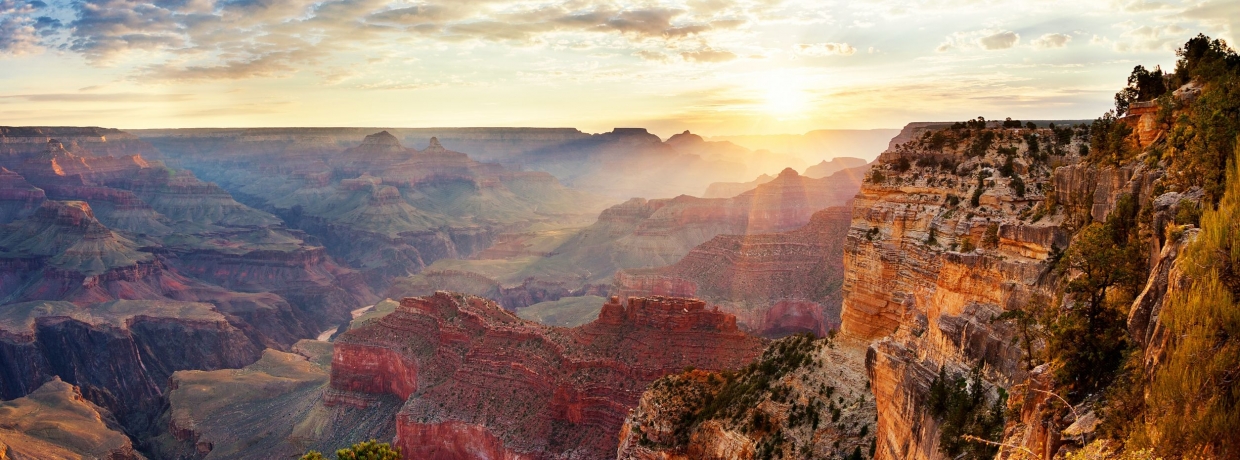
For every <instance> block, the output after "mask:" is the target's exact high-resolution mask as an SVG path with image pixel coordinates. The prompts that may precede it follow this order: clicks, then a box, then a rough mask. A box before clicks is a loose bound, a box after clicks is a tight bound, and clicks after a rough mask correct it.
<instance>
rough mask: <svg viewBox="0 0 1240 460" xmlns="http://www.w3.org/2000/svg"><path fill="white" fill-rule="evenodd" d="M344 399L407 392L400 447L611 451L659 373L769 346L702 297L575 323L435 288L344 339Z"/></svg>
mask: <svg viewBox="0 0 1240 460" xmlns="http://www.w3.org/2000/svg"><path fill="white" fill-rule="evenodd" d="M335 347H336V350H335V354H334V356H333V358H332V378H331V387H332V388H333V390H335V391H336V392H337V393H335V396H334V397H335V398H336V399H335V401H336V402H337V403H340V404H357V403H358V401H365V398H366V397H367V396H366V395H375V394H390V395H395V396H397V397H400V398H402V399H407V402H406V403H405V406H404V407H403V408H402V409H401V411H400V413H399V415H398V416H397V419H396V420H397V421H396V445H398V446H400V447H401V448H402V451H403V452H404V454H405V455H408V456H412V457H415V458H603V457H608V456H610V455H612V453H613V452H615V449H616V442H617V441H616V437H615V435H616V433H617V431H618V430H619V428H620V425H621V422H622V420H623V419H624V414H625V411H626V410H627V409H628V408H630V407H633V406H634V405H635V404H636V403H637V399H638V396H639V394H640V391H641V389H642V388H644V387H645V386H646V385H647V384H648V383H649V382H651V381H653V380H655V379H657V378H659V377H661V376H663V375H667V374H669V373H672V372H676V371H678V370H680V369H683V368H684V367H686V366H694V367H698V368H703V369H725V368H731V367H736V366H739V365H741V364H743V363H745V362H748V361H749V360H751V359H753V358H754V357H756V356H757V355H758V353H759V351H760V350H761V348H762V347H763V341H762V340H761V339H758V338H754V337H751V336H748V335H746V334H744V333H742V332H740V330H739V329H737V327H736V320H735V318H734V317H732V316H731V315H728V314H725V313H721V312H718V311H714V310H709V309H707V308H706V306H705V303H703V302H701V301H697V300H689V299H675V298H661V297H655V298H633V299H629V300H628V302H627V304H623V303H621V302H620V301H619V300H618V299H615V298H613V299H612V300H611V301H609V302H608V303H607V304H606V305H604V306H603V309H602V311H601V312H600V313H599V318H598V319H597V320H596V321H594V322H592V323H589V324H586V325H583V326H580V327H576V328H571V329H563V328H555V327H549V326H543V325H540V324H537V323H533V322H529V321H526V320H522V319H520V318H517V317H516V316H515V315H512V314H511V313H509V312H507V311H505V310H503V309H502V308H500V307H499V306H498V305H496V304H495V303H493V302H491V301H488V300H485V299H482V298H478V297H467V296H461V295H454V294H449V293H446V292H440V293H436V294H435V295H434V296H430V297H423V298H407V299H405V300H403V301H402V302H401V305H400V306H399V307H398V308H397V309H396V311H395V312H394V313H392V314H390V315H388V316H385V317H383V318H381V319H379V320H377V321H373V322H370V323H367V324H365V325H363V326H361V327H359V328H356V329H353V330H350V331H349V332H346V333H345V334H343V335H341V336H340V337H339V338H338V339H337V342H336V345H335Z"/></svg>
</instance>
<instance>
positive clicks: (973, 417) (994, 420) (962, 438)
mask: <svg viewBox="0 0 1240 460" xmlns="http://www.w3.org/2000/svg"><path fill="white" fill-rule="evenodd" d="M987 393H988V391H987V389H986V387H985V385H984V384H983V382H982V371H981V368H974V369H973V370H972V371H971V372H969V375H968V376H967V378H966V376H965V375H963V374H958V375H953V376H948V375H947V371H946V370H945V369H943V368H939V375H938V377H936V378H935V379H934V381H933V382H931V384H930V392H929V393H928V395H927V400H926V406H927V408H929V410H930V415H931V416H933V417H934V419H935V420H937V421H938V422H939V451H940V452H942V453H943V454H945V455H946V456H947V458H953V459H991V458H994V457H995V454H997V453H998V448H997V447H996V446H994V445H991V444H987V443H983V442H977V441H974V440H970V439H968V438H969V437H976V438H980V439H984V440H987V441H992V442H998V441H999V440H1000V439H1001V438H1002V437H1003V423H1004V414H1003V408H1004V406H1005V404H1006V401H1007V396H1006V395H1005V394H1003V393H1002V392H1000V393H999V395H998V396H997V397H995V398H993V399H992V398H989V397H988V396H987Z"/></svg>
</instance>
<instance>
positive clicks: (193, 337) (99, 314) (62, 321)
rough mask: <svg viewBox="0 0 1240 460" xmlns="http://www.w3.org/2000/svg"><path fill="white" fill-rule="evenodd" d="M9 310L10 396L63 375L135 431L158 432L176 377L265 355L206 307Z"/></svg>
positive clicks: (169, 304)
mask: <svg viewBox="0 0 1240 460" xmlns="http://www.w3.org/2000/svg"><path fill="white" fill-rule="evenodd" d="M5 310H6V314H5V315H4V322H3V323H0V326H3V329H2V330H0V348H3V350H4V351H3V355H4V356H6V358H7V359H6V360H5V363H6V365H5V366H4V367H3V369H0V372H3V375H0V381H2V382H4V384H3V387H2V388H0V389H2V390H3V391H4V394H3V397H4V398H15V397H18V396H22V395H25V394H28V393H29V392H31V391H33V390H34V389H35V388H37V387H38V386H39V385H41V384H42V383H43V382H46V381H48V380H52V379H54V378H60V379H62V380H64V381H65V382H68V383H70V384H73V385H75V386H77V387H79V388H80V389H81V392H82V394H83V395H85V397H86V398H87V399H89V400H91V402H93V403H95V404H97V405H99V406H101V407H104V408H106V409H108V410H109V411H110V412H111V413H113V414H115V415H116V417H117V418H118V420H119V421H120V422H121V424H123V425H124V426H126V427H127V428H128V430H127V431H131V432H139V433H141V432H145V431H146V430H151V429H153V428H154V427H153V426H152V423H154V418H155V417H156V416H157V415H158V412H159V410H160V409H159V407H160V404H161V398H162V395H163V392H164V391H165V390H166V386H167V382H168V377H169V376H171V375H172V373H173V372H175V371H177V370H181V369H218V368H225V367H239V366H244V365H246V364H248V363H250V362H252V361H254V360H255V359H257V358H258V354H259V352H260V351H261V346H259V345H258V344H257V343H255V341H253V340H251V338H250V337H248V336H247V334H246V333H245V332H243V331H242V330H240V329H238V328H237V327H234V326H233V325H232V324H230V323H229V322H228V321H227V319H226V318H225V316H224V315H222V314H220V313H219V312H218V311H216V310H215V308H214V306H212V305H210V304H205V303H191V302H176V301H114V302H108V303H104V304H98V305H92V306H90V307H79V306H77V305H74V304H71V303H68V302H27V303H19V304H12V305H7V306H6V307H5ZM100 363H107V364H106V365H101V364H100Z"/></svg>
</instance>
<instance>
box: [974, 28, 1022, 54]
mask: <svg viewBox="0 0 1240 460" xmlns="http://www.w3.org/2000/svg"><path fill="white" fill-rule="evenodd" d="M1019 41H1020V34H1017V33H1016V32H1012V31H1010V30H1005V31H1002V32H995V33H993V34H990V35H987V36H985V37H982V38H979V39H977V43H978V44H979V45H982V48H985V49H987V50H1005V49H1008V48H1011V47H1013V46H1016V42H1019Z"/></svg>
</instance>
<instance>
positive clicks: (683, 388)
mask: <svg viewBox="0 0 1240 460" xmlns="http://www.w3.org/2000/svg"><path fill="white" fill-rule="evenodd" d="M861 362H862V357H861V347H859V346H858V344H844V345H843V346H841V345H840V344H838V343H836V342H835V340H834V339H832V338H818V339H815V338H811V337H809V336H802V335H798V336H793V337H788V338H785V339H781V340H779V341H776V342H774V343H772V344H771V345H770V346H769V347H767V349H766V350H765V351H763V353H762V355H761V356H760V357H759V358H758V359H757V360H755V361H754V362H752V363H750V364H749V365H748V366H746V367H744V368H741V369H738V370H735V371H733V370H728V371H724V372H722V373H717V372H709V371H703V370H690V371H687V372H684V373H681V374H676V375H671V376H667V377H664V378H661V379H659V380H657V381H655V382H654V383H652V384H651V385H650V386H649V387H648V388H647V389H646V391H645V393H643V394H642V397H641V401H640V402H639V404H638V406H637V408H635V409H634V410H632V411H630V412H629V415H628V417H627V418H626V419H625V422H624V425H623V426H622V427H621V430H620V446H619V449H618V450H617V457H616V458H618V459H651V460H653V459H718V460H724V459H728V460H731V459H756V458H778V459H803V458H841V457H845V456H851V457H849V458H855V457H857V456H859V455H860V453H861V452H868V451H869V449H870V446H872V444H873V442H874V431H873V428H872V427H873V424H874V398H872V397H870V396H869V395H868V392H867V391H866V383H865V381H866V378H865V372H864V367H863V366H862V365H861Z"/></svg>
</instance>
